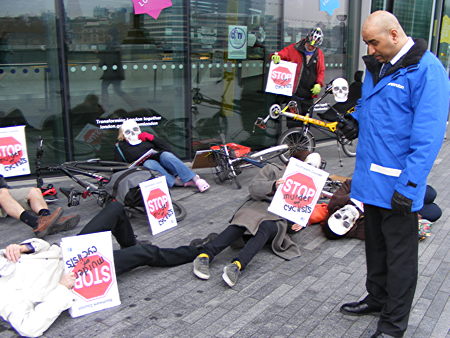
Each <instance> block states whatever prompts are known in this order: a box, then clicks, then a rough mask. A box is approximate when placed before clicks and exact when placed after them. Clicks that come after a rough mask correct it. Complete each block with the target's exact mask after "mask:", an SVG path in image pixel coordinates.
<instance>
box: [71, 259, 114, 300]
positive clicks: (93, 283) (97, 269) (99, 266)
mask: <svg viewBox="0 0 450 338" xmlns="http://www.w3.org/2000/svg"><path fill="white" fill-rule="evenodd" d="M112 271H113V269H112V264H111V263H110V262H109V261H108V260H107V259H106V258H105V257H103V256H102V255H101V254H98V253H97V254H95V255H91V256H87V257H85V258H83V259H81V260H80V261H79V262H78V263H77V265H75V267H74V268H73V270H72V272H74V273H75V274H76V276H77V279H76V281H75V285H74V288H73V290H74V291H75V292H76V293H78V294H79V295H80V296H81V297H83V298H84V299H86V300H91V299H95V298H98V297H102V296H104V295H105V294H106V293H108V290H109V288H110V287H111V285H112V281H113V278H112Z"/></svg>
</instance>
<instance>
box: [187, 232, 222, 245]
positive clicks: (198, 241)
mask: <svg viewBox="0 0 450 338" xmlns="http://www.w3.org/2000/svg"><path fill="white" fill-rule="evenodd" d="M217 236H219V235H218V234H217V233H216V232H211V233H210V234H209V235H208V236H206V237H205V238H196V239H193V240H192V241H191V243H189V245H190V246H197V247H199V246H203V245H205V244H206V243H208V242H211V241H212V240H213V239H214V238H216V237H217Z"/></svg>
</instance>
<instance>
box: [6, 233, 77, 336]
mask: <svg viewBox="0 0 450 338" xmlns="http://www.w3.org/2000/svg"><path fill="white" fill-rule="evenodd" d="M22 243H30V244H31V245H33V247H34V249H35V252H34V253H31V254H22V255H21V257H20V260H19V261H18V262H17V263H12V262H10V261H7V260H6V259H5V257H4V255H3V250H0V256H1V257H0V316H1V317H2V318H3V319H4V320H6V321H7V322H9V323H10V324H11V326H12V327H13V328H14V329H15V330H16V331H17V332H18V333H19V334H20V335H22V336H29V337H37V336H40V335H42V334H43V333H44V332H45V331H46V330H47V329H48V328H49V327H50V325H51V324H52V323H53V322H54V321H55V320H56V318H58V316H59V315H60V314H61V312H62V311H64V310H66V309H68V308H69V307H71V305H72V303H73V295H72V292H71V291H70V290H69V289H68V288H67V287H65V286H63V285H62V284H60V283H59V281H60V279H61V275H62V273H63V263H62V256H61V249H60V248H59V246H57V245H51V246H50V244H49V243H47V242H45V241H43V240H41V239H37V238H33V239H30V240H27V241H24V242H22Z"/></svg>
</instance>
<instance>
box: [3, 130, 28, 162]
mask: <svg viewBox="0 0 450 338" xmlns="http://www.w3.org/2000/svg"><path fill="white" fill-rule="evenodd" d="M22 155H23V152H22V144H20V142H18V141H17V140H16V139H15V138H14V137H12V136H8V137H2V138H0V164H3V165H11V164H15V163H17V162H18V161H19V160H20V159H21V158H22Z"/></svg>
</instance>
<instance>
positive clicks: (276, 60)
mask: <svg viewBox="0 0 450 338" xmlns="http://www.w3.org/2000/svg"><path fill="white" fill-rule="evenodd" d="M272 61H273V63H275V64H278V63H280V61H281V56H279V55H278V53H277V52H275V54H273V55H272Z"/></svg>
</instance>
